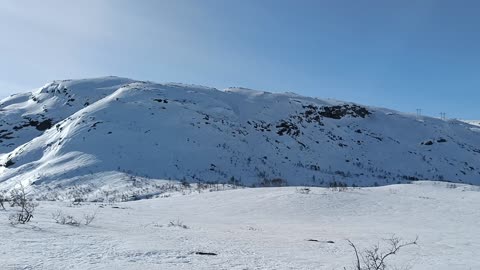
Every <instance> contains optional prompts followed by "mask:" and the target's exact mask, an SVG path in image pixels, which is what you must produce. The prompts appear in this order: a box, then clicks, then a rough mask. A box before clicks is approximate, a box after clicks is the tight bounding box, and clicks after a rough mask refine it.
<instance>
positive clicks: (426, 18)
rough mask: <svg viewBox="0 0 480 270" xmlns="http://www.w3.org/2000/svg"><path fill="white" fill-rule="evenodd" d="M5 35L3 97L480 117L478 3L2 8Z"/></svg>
mask: <svg viewBox="0 0 480 270" xmlns="http://www.w3.org/2000/svg"><path fill="white" fill-rule="evenodd" d="M0 34H1V37H0V41H1V42H0V97H3V96H6V95H9V94H11V93H14V92H18V91H25V90H30V89H32V88H36V87H40V86H42V85H43V84H45V83H46V82H48V81H51V80H54V79H67V78H84V77H98V76H105V75H116V76H123V77H129V78H133V79H141V80H151V81H156V82H183V83H192V84H200V85H207V86H213V87H217V88H225V87H228V86H243V87H248V88H253V89H259V90H267V91H272V92H283V91H292V92H296V93H299V94H302V95H308V96H315V97H325V98H336V99H341V100H347V101H354V102H358V103H363V104H368V105H374V106H381V107H389V108H393V109H398V110H401V111H407V112H415V110H416V109H417V108H422V110H423V112H424V114H428V115H432V116H439V113H440V112H446V113H447V117H457V118H465V119H480V106H479V104H480V2H479V1H468V0H462V1H455V0H451V1H443V0H435V1H434V0H420V1H413V0H412V1H408V0H402V1H384V0H375V1H374V0H365V1H358V0H331V1H322V0H312V1H307V0H289V1H283V0H151V1H149V0H142V1H137V0H130V1H127V0H81V1H80V0H78V1H73V0H72V1H64V0H42V1H38V0H23V1H18V0H2V1H0Z"/></svg>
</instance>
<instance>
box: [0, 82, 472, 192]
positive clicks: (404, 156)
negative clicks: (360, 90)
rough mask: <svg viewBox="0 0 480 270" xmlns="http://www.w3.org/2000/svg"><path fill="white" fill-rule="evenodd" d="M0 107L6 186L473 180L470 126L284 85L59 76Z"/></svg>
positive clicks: (0, 175)
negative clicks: (122, 177)
mask: <svg viewBox="0 0 480 270" xmlns="http://www.w3.org/2000/svg"><path fill="white" fill-rule="evenodd" d="M0 116H1V118H0V119H1V120H0V164H2V166H1V167H0V185H4V186H10V185H12V183H15V182H22V183H25V184H27V185H28V184H35V185H41V184H53V183H54V184H56V185H57V184H59V183H70V182H71V180H72V179H90V178H91V179H90V180H92V181H94V180H95V175H97V174H102V173H105V172H122V173H126V174H131V175H137V176H142V177H145V178H147V179H150V178H151V179H175V180H184V181H187V182H219V183H226V182H234V183H242V184H244V185H248V186H272V185H316V186H325V185H332V183H334V184H338V183H342V184H343V183H345V184H349V185H358V186H368V185H384V184H391V183H397V182H407V181H411V180H421V179H429V180H442V181H447V180H448V181H453V182H462V183H472V184H480V166H479V164H480V133H479V132H478V127H475V126H472V125H469V124H467V123H464V122H461V121H457V120H441V119H436V118H431V117H417V116H415V115H412V114H407V113H401V112H397V111H394V110H389V109H384V108H376V107H370V106H363V105H359V104H356V103H352V102H343V101H336V100H331V99H328V100H323V99H318V98H310V97H303V96H300V95H297V94H294V93H270V92H265V91H256V90H250V89H246V88H240V87H232V88H227V89H225V90H224V91H221V90H218V89H215V88H209V87H204V86H192V85H184V84H178V83H169V84H157V83H153V82H145V81H135V80H131V79H125V78H119V77H102V78H94V79H83V80H63V81H54V82H52V83H49V84H47V85H45V86H44V87H42V88H40V89H38V90H36V91H33V92H30V93H23V94H17V95H14V96H11V97H8V98H6V99H3V100H2V101H0ZM90 180H89V181H90ZM82 181H83V180H82ZM77 182H78V181H77ZM80 183H81V181H80Z"/></svg>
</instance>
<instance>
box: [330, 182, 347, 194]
mask: <svg viewBox="0 0 480 270" xmlns="http://www.w3.org/2000/svg"><path fill="white" fill-rule="evenodd" d="M328 187H329V188H330V189H331V190H332V191H338V192H342V191H347V190H348V186H347V183H345V182H340V181H338V182H337V181H332V182H330V183H328Z"/></svg>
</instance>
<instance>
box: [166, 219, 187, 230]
mask: <svg viewBox="0 0 480 270" xmlns="http://www.w3.org/2000/svg"><path fill="white" fill-rule="evenodd" d="M168 227H179V228H182V229H188V226H187V225H185V224H183V221H181V220H180V219H177V220H172V221H170V222H169V223H168Z"/></svg>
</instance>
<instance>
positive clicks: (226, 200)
mask: <svg viewBox="0 0 480 270" xmlns="http://www.w3.org/2000/svg"><path fill="white" fill-rule="evenodd" d="M297 189H298V188H295V187H282V188H246V189H237V190H227V191H220V192H204V193H200V194H190V195H184V196H182V195H178V196H171V197H168V198H157V199H151V200H141V201H132V202H124V203H115V204H100V203H85V204H82V205H79V206H72V205H71V204H70V203H67V202H39V203H40V206H39V208H38V209H37V212H36V213H35V215H34V218H33V220H32V222H31V223H29V224H28V225H16V226H12V225H10V224H9V222H8V219H7V216H8V214H9V212H11V211H12V210H11V208H9V207H7V211H0V232H1V241H0V265H1V267H0V268H1V269H49V270H50V269H82V270H84V269H328V270H330V269H344V268H343V267H347V269H351V267H352V266H353V261H354V254H353V252H352V249H351V247H350V246H348V244H347V242H346V239H350V240H351V241H353V242H354V243H356V244H357V246H358V247H359V248H361V249H363V248H366V247H370V246H371V245H373V244H376V243H379V242H380V243H383V242H382V239H383V238H388V237H390V236H392V235H393V234H395V235H397V236H399V237H401V238H402V239H404V240H413V239H415V237H416V236H418V237H419V241H418V246H410V247H405V248H404V249H402V250H401V251H400V252H399V253H398V255H396V256H395V257H392V259H393V260H391V265H392V266H393V265H395V266H398V267H411V268H410V269H413V270H420V269H421V270H428V269H430V270H442V269H445V270H456V269H458V270H469V269H471V270H473V269H480V260H479V258H480V226H479V224H480V211H479V208H478V206H479V205H480V187H478V186H469V185H462V184H450V183H443V182H414V183H413V184H401V185H390V186H383V187H373V188H361V189H358V188H356V189H349V190H347V191H344V192H339V191H333V190H331V189H327V188H311V192H310V193H309V194H302V193H299V192H297ZM58 210H61V211H63V212H64V213H67V214H70V215H73V216H75V217H80V218H81V217H82V215H83V213H92V212H94V211H96V212H97V216H96V219H95V220H94V221H93V222H92V223H91V224H90V225H89V226H85V225H81V226H78V227H76V226H68V225H60V224H57V223H55V221H54V220H53V219H52V213H55V212H56V211H58ZM177 220H179V221H181V222H180V223H182V222H183V224H184V225H186V226H187V227H188V228H182V227H178V226H168V224H169V222H170V221H177ZM309 239H310V240H318V242H317V241H307V240H309ZM328 241H330V242H328ZM197 252H204V253H215V254H217V255H200V254H197Z"/></svg>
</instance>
